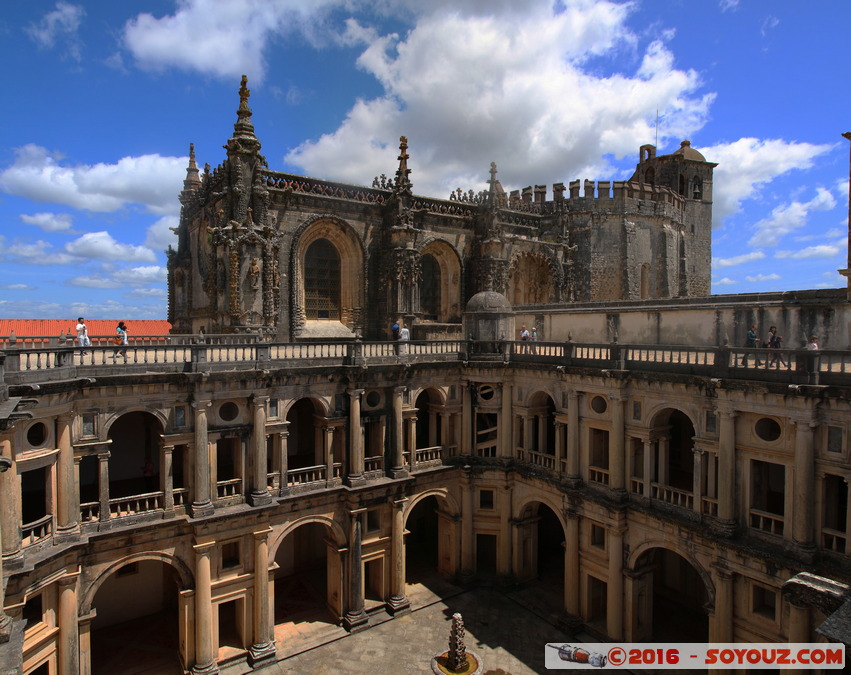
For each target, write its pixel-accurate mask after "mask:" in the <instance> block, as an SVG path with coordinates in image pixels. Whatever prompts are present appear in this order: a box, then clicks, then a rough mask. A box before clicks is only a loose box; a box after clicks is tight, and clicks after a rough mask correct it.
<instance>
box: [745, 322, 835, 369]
mask: <svg viewBox="0 0 851 675" xmlns="http://www.w3.org/2000/svg"><path fill="white" fill-rule="evenodd" d="M760 342H761V343H762V346H763V347H765V348H766V349H771V350H774V351H773V352H772V354H771V355H770V356H769V357H768V363H767V365H768V367H769V368H770V367H771V366H775V367H776V368H780V366H781V365H783V366H785V365H786V361H785V360H784V359H783V354H781V353H780V351H779V350H781V349H783V336H782V335H778V334H777V326H771V327H770V328H769V329H768V334H767V335H766V336H765V340H763V339H761V338H760V337H758V335H757V326H756V324H753V325H752V326H751V327H750V330H748V334H747V336H746V337H745V347H746V348H748V349H755V348H756V347H759V343H760ZM806 348H807V349H808V350H809V351H817V350H818V348H819V346H818V336H817V335H810V338H809V342H807V347H806ZM742 365H743V366H747V365H748V354H745V355H744V356H743V357H742ZM756 365H757V367H761V366H762V359H760V358H759V355H757V357H756Z"/></svg>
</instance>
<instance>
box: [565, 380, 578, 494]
mask: <svg viewBox="0 0 851 675" xmlns="http://www.w3.org/2000/svg"><path fill="white" fill-rule="evenodd" d="M567 477H568V479H569V480H571V481H572V482H574V483H578V482H579V480H580V478H579V392H576V391H571V392H569V393H568V406H567Z"/></svg>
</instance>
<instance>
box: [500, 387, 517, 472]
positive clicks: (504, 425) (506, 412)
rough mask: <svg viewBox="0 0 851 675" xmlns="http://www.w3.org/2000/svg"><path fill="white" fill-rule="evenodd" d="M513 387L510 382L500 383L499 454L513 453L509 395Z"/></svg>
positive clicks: (510, 395) (502, 455)
mask: <svg viewBox="0 0 851 675" xmlns="http://www.w3.org/2000/svg"><path fill="white" fill-rule="evenodd" d="M512 392H513V388H512V386H511V385H510V384H503V385H502V409H501V410H500V415H499V416H500V434H499V456H500V457H512V456H513V455H514V448H513V447H512V445H513V443H514V434H513V432H512V428H511V427H512V418H513V415H512V414H511V397H512V395H513V394H512Z"/></svg>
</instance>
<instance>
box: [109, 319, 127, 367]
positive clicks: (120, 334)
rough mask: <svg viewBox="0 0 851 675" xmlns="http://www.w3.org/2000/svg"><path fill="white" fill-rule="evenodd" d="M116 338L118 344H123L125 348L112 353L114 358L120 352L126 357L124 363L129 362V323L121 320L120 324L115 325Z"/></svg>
mask: <svg viewBox="0 0 851 675" xmlns="http://www.w3.org/2000/svg"><path fill="white" fill-rule="evenodd" d="M113 339H114V340H115V344H116V345H121V347H123V349H116V350H115V352H114V353H113V355H112V358H113V359H115V358H117V357H118V355H119V354H120V355H121V356H123V357H124V363H127V344H128V340H127V325H126V324H125V323H124V322H123V321H119V322H118V325H117V326H116V327H115V338H113Z"/></svg>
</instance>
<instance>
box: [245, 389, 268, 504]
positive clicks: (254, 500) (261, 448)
mask: <svg viewBox="0 0 851 675" xmlns="http://www.w3.org/2000/svg"><path fill="white" fill-rule="evenodd" d="M268 402H269V397H268V396H254V398H253V399H252V401H251V405H252V409H253V410H252V412H253V413H254V415H253V417H254V420H253V421H254V425H253V427H252V429H251V493H250V494H249V495H248V500H249V502H250V503H251V505H252V506H263V505H264V504H270V503H271V502H272V496H271V495H270V494H269V473H268V472H267V471H266V468H267V465H268V459H267V457H266V405H267V404H268Z"/></svg>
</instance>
